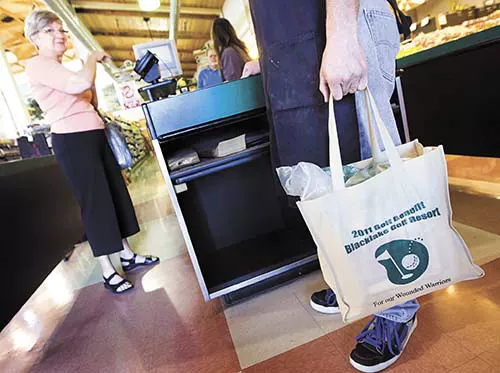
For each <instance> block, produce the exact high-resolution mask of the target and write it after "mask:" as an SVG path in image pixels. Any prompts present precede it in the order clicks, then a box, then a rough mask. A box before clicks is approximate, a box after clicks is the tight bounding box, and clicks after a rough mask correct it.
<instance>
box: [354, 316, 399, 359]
mask: <svg viewBox="0 0 500 373" xmlns="http://www.w3.org/2000/svg"><path fill="white" fill-rule="evenodd" d="M356 340H357V341H358V342H363V343H367V344H369V345H371V346H373V347H375V349H376V350H377V351H378V352H380V354H382V353H383V350H384V344H387V345H388V347H389V352H390V353H391V354H392V355H394V356H395V355H398V354H399V352H400V351H401V342H402V341H401V336H400V335H399V333H398V323H396V322H394V321H390V320H387V319H384V318H382V317H377V316H375V317H374V318H373V319H372V321H370V323H369V324H368V325H367V326H366V327H365V328H364V329H363V331H362V332H361V333H360V334H359V335H358V336H357V337H356ZM394 342H395V344H396V347H397V352H395V351H394V348H393V346H394Z"/></svg>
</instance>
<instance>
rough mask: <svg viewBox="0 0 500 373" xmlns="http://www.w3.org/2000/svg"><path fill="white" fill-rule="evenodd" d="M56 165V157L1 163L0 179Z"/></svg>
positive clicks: (49, 156)
mask: <svg viewBox="0 0 500 373" xmlns="http://www.w3.org/2000/svg"><path fill="white" fill-rule="evenodd" d="M56 163H57V161H56V157H55V156H53V155H48V156H45V157H35V158H29V159H19V160H15V161H9V162H3V163H0V177H4V176H10V175H14V174H17V173H20V172H25V171H29V170H33V169H36V168H42V167H46V166H49V165H54V164H56Z"/></svg>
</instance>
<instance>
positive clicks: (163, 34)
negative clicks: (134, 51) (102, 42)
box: [89, 29, 210, 40]
mask: <svg viewBox="0 0 500 373" xmlns="http://www.w3.org/2000/svg"><path fill="white" fill-rule="evenodd" d="M89 31H90V32H91V33H92V35H94V36H112V37H130V38H151V37H152V38H163V39H168V30H166V31H158V30H154V31H153V30H151V33H150V32H149V31H148V30H123V29H120V30H119V31H111V30H103V29H91V30H89ZM177 39H187V40H191V39H203V40H208V39H210V34H209V33H203V32H182V31H181V32H179V33H178V34H177Z"/></svg>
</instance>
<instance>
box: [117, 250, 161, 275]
mask: <svg viewBox="0 0 500 373" xmlns="http://www.w3.org/2000/svg"><path fill="white" fill-rule="evenodd" d="M144 258H145V260H144V262H140V263H139V262H137V261H136V259H137V254H134V256H133V257H132V258H130V259H123V258H122V257H120V262H121V263H122V268H123V271H124V272H129V271H131V270H133V269H135V268H137V267H141V266H152V265H155V264H158V263H160V258H158V257H156V256H152V255H144Z"/></svg>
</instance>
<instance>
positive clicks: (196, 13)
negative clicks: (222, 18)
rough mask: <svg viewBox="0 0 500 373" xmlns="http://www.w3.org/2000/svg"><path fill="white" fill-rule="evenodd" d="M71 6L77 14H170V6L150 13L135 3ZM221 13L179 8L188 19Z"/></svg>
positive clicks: (79, 2) (76, 2) (82, 0)
mask: <svg viewBox="0 0 500 373" xmlns="http://www.w3.org/2000/svg"><path fill="white" fill-rule="evenodd" d="M71 5H72V6H73V8H74V9H75V10H76V12H77V13H79V12H80V10H88V11H90V10H101V11H103V10H109V11H121V12H128V13H129V15H130V13H140V14H141V16H143V17H144V16H148V14H149V17H154V16H152V15H151V14H153V13H156V14H161V15H162V16H168V15H169V14H170V6H160V7H159V8H158V9H156V10H154V11H152V12H145V11H143V10H141V8H140V7H139V4H138V3H137V2H135V3H117V2H110V1H98V2H97V1H85V0H73V1H72V2H71ZM220 13H221V10H220V9H219V8H213V7H186V6H181V8H180V16H181V17H182V16H185V17H190V18H197V17H201V18H206V17H208V18H215V17H218V16H219V15H220Z"/></svg>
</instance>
